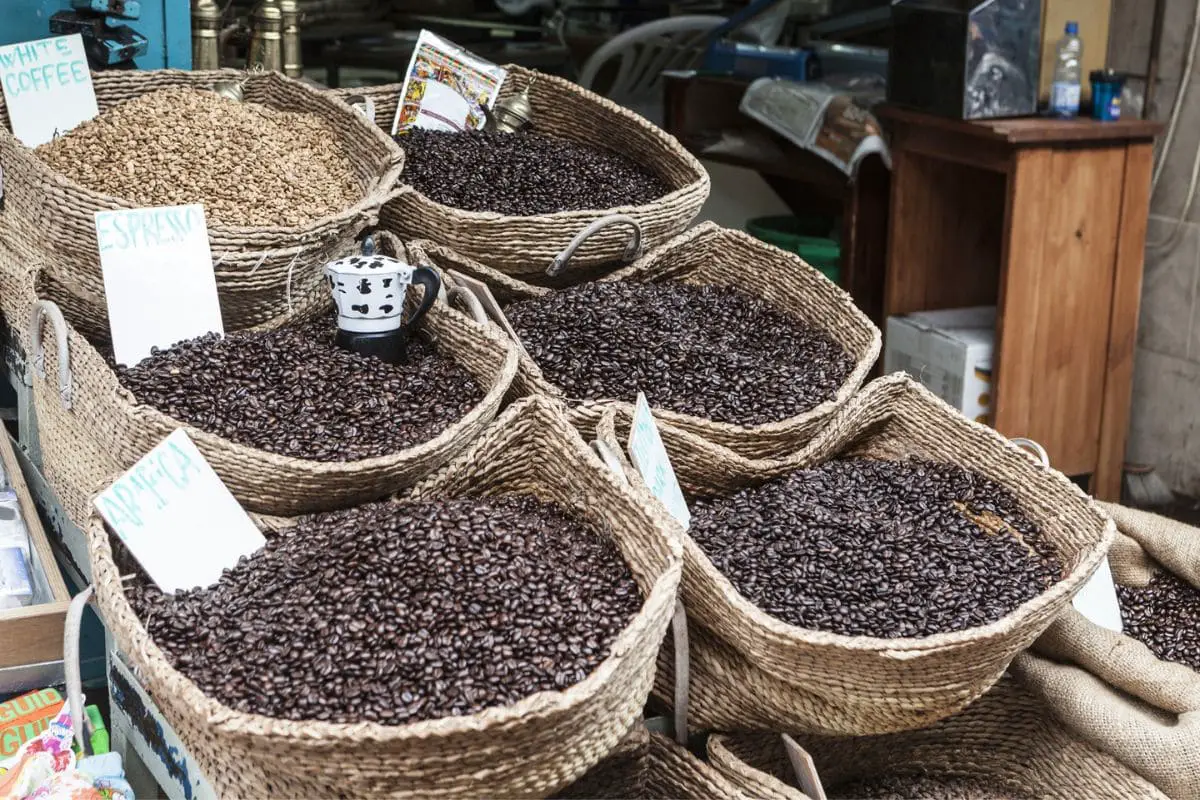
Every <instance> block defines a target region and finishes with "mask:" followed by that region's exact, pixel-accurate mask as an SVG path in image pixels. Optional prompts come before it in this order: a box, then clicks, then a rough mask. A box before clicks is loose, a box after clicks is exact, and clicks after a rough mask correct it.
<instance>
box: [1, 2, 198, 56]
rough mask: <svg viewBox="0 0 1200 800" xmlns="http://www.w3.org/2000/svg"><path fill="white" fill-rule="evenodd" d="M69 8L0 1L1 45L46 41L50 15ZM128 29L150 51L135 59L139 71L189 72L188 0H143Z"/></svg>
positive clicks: (46, 3) (36, 3)
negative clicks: (139, 13)
mask: <svg viewBox="0 0 1200 800" xmlns="http://www.w3.org/2000/svg"><path fill="white" fill-rule="evenodd" d="M69 7H70V3H69V2H68V0H0V44H13V43H14V42H25V41H29V40H30V39H45V38H46V37H47V36H49V35H50V15H51V14H53V13H54V12H56V11H62V10H63V9H66V8H69ZM129 27H131V28H133V29H134V30H135V31H137V32H138V33H140V34H142V35H143V36H145V37H146V38H147V39H149V40H150V50H149V52H147V53H146V55H145V56H144V57H142V58H139V59H138V60H137V65H138V66H139V67H140V68H141V69H163V68H164V67H170V68H171V69H191V66H192V17H191V4H190V3H189V0H142V17H141V19H138V20H134V21H133V22H131V23H130V24H129Z"/></svg>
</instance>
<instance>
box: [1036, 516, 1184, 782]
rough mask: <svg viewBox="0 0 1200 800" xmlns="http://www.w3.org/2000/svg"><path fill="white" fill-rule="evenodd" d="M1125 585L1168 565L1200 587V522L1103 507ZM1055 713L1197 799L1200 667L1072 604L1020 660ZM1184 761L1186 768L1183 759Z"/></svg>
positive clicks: (1149, 775) (1152, 777)
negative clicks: (1112, 526)
mask: <svg viewBox="0 0 1200 800" xmlns="http://www.w3.org/2000/svg"><path fill="white" fill-rule="evenodd" d="M1105 509H1106V510H1107V511H1108V512H1109V513H1111V514H1112V517H1113V519H1115V520H1116V523H1117V528H1118V533H1117V538H1116V541H1115V542H1114V543H1113V547H1112V550H1111V551H1109V562H1110V563H1111V565H1112V573H1113V579H1114V580H1115V581H1116V582H1117V584H1118V585H1120V586H1128V587H1142V586H1145V585H1146V584H1148V583H1149V582H1150V580H1151V579H1152V578H1153V577H1154V576H1155V575H1156V574H1158V573H1160V572H1169V573H1172V574H1174V575H1175V576H1177V577H1179V578H1181V579H1183V580H1185V581H1187V582H1188V583H1190V584H1191V585H1192V586H1195V587H1196V588H1197V590H1200V529H1197V528H1193V527H1191V526H1188V525H1184V524H1182V523H1180V522H1176V521H1174V520H1171V519H1167V518H1165V517H1160V516H1157V515H1154V514H1149V513H1146V512H1144V511H1137V510H1134V509H1131V508H1125V507H1122V506H1112V505H1106V506H1105ZM1013 669H1014V671H1015V672H1016V673H1017V674H1018V675H1019V676H1021V678H1022V679H1023V680H1024V681H1025V682H1026V683H1027V684H1028V685H1029V687H1030V689H1031V690H1032V691H1033V692H1034V693H1035V694H1037V695H1038V696H1039V697H1041V698H1043V699H1045V700H1046V702H1047V704H1048V705H1049V706H1050V707H1051V708H1052V709H1053V711H1054V714H1055V716H1056V717H1057V718H1058V720H1059V721H1060V722H1061V723H1062V724H1063V725H1064V726H1065V727H1066V728H1068V729H1069V730H1071V731H1072V732H1073V733H1075V734H1076V735H1077V736H1079V737H1080V738H1082V739H1084V740H1086V741H1088V742H1090V743H1091V744H1092V745H1094V746H1096V747H1097V748H1099V749H1101V750H1103V751H1105V752H1107V753H1109V754H1111V755H1112V756H1113V757H1115V758H1116V759H1117V760H1119V761H1120V762H1121V763H1122V764H1125V765H1127V766H1128V767H1129V768H1130V769H1132V770H1134V771H1135V772H1137V773H1138V774H1140V775H1142V776H1143V777H1145V778H1146V779H1147V780H1149V781H1151V782H1153V783H1154V784H1155V785H1156V786H1158V788H1160V789H1162V790H1163V791H1164V792H1166V793H1167V794H1168V795H1170V796H1171V797H1175V798H1190V800H1198V799H1200V673H1198V672H1196V671H1195V670H1193V669H1191V668H1189V667H1188V666H1187V665H1184V664H1178V663H1172V662H1168V661H1164V660H1162V659H1160V658H1158V657H1157V656H1156V655H1155V654H1154V653H1153V652H1152V651H1151V650H1150V649H1149V648H1148V647H1146V646H1145V645H1144V644H1142V643H1141V642H1139V641H1136V640H1135V639H1133V638H1131V637H1129V636H1123V635H1121V634H1119V633H1116V632H1115V631H1111V630H1108V629H1107V628H1102V627H1100V626H1099V625H1096V624H1094V623H1092V622H1090V621H1089V620H1088V619H1087V618H1086V617H1084V616H1083V615H1082V614H1080V613H1078V612H1077V611H1074V610H1073V609H1072V610H1069V611H1068V612H1067V613H1065V614H1064V615H1063V616H1062V617H1060V618H1059V619H1058V620H1056V621H1055V623H1054V625H1052V626H1051V627H1050V629H1049V630H1048V631H1046V633H1045V634H1043V635H1042V637H1041V638H1040V639H1038V640H1037V642H1035V643H1034V646H1033V647H1032V648H1031V649H1030V650H1029V651H1027V652H1025V653H1022V654H1021V655H1020V656H1018V657H1017V660H1016V661H1014V662H1013ZM1185 765H1186V766H1185Z"/></svg>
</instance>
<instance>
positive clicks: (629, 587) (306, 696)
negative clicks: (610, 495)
mask: <svg viewBox="0 0 1200 800" xmlns="http://www.w3.org/2000/svg"><path fill="white" fill-rule="evenodd" d="M128 593H129V597H130V601H131V603H132V605H133V607H134V610H135V612H136V613H137V615H138V616H139V617H140V618H141V619H142V621H143V623H144V624H145V625H146V627H147V629H148V630H149V632H150V635H151V636H152V637H153V638H154V641H155V642H156V643H157V644H158V645H159V647H161V648H163V651H164V652H165V653H166V654H167V657H168V658H169V659H170V661H171V663H172V664H173V665H174V666H175V668H176V669H178V670H179V671H180V672H182V673H183V674H184V675H186V676H187V677H189V678H191V679H192V680H193V681H194V682H195V683H196V685H197V686H199V687H200V689H201V690H202V691H203V692H204V693H205V694H207V695H209V696H211V697H214V698H216V699H218V700H220V701H221V702H223V703H225V704H226V705H229V706H231V707H232V708H235V709H237V710H238V711H243V712H246V713H254V714H265V715H267V716H269V717H276V718H281V719H292V720H324V721H329V722H360V721H364V720H365V721H372V722H380V723H384V724H389V725H402V724H405V723H409V722H416V721H419V720H425V719H434V718H440V717H447V716H455V715H461V714H473V713H475V712H478V711H480V710H482V709H485V708H488V707H490V706H497V705H503V704H510V703H514V702H516V701H518V700H520V699H522V698H524V697H528V696H529V695H531V694H534V693H536V692H540V691H555V690H561V689H565V688H567V687H568V686H571V685H573V684H576V683H578V682H580V681H582V680H583V679H584V678H585V677H587V675H588V674H589V673H591V671H592V670H594V669H595V668H596V667H597V666H598V665H599V664H600V663H601V662H602V661H603V660H604V659H605V658H607V656H608V654H609V649H610V647H611V646H612V643H613V641H614V640H615V639H616V638H617V636H618V635H619V634H620V633H621V631H622V630H624V629H625V627H627V625H628V624H629V622H630V620H631V619H632V618H633V616H634V615H635V614H636V613H637V611H638V609H639V608H640V607H641V593H640V591H639V588H638V586H637V584H636V583H635V582H634V580H633V576H632V574H631V572H630V570H629V567H628V566H627V565H626V564H625V562H624V561H623V560H622V558H621V555H620V552H619V551H618V550H617V548H616V546H615V545H614V544H613V543H612V541H611V540H609V539H607V538H604V537H601V536H600V535H598V534H596V533H594V532H592V531H591V530H589V529H588V528H587V527H585V526H584V525H583V524H582V523H581V522H580V521H578V520H576V519H574V518H573V517H570V516H568V515H567V514H566V513H565V512H563V511H562V510H561V509H559V508H558V507H556V506H553V505H550V504H546V503H543V502H540V501H538V500H535V499H534V498H532V497H527V496H515V495H514V496H506V497H499V498H489V499H457V500H448V501H437V502H422V503H415V504H397V503H374V504H370V505H364V506H360V507H358V508H353V509H349V510H345V511H337V512H333V513H328V514H320V515H314V516H311V517H306V518H304V519H302V520H301V521H300V522H299V523H298V524H297V525H296V526H295V527H293V528H290V529H287V530H284V531H282V532H281V533H279V534H277V535H275V536H274V537H273V538H270V539H269V540H268V542H267V545H266V546H265V547H264V548H263V549H262V550H260V551H259V552H257V553H255V554H254V555H252V556H250V557H249V558H244V559H242V560H241V562H239V563H238V564H237V565H236V566H235V567H233V568H232V569H229V570H226V571H225V573H224V574H223V575H222V576H221V579H220V581H219V582H218V583H216V584H214V585H213V586H211V587H208V588H206V589H195V590H191V591H184V592H179V593H177V594H175V595H174V596H170V595H163V594H162V593H161V592H160V591H158V589H157V588H155V587H154V586H153V585H149V584H147V583H146V582H145V580H144V579H142V580H141V582H140V583H138V584H137V585H135V586H133V587H131V588H130V589H129V590H128Z"/></svg>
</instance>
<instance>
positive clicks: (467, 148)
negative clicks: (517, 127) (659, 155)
mask: <svg viewBox="0 0 1200 800" xmlns="http://www.w3.org/2000/svg"><path fill="white" fill-rule="evenodd" d="M396 141H397V142H398V143H399V144H400V146H401V147H402V148H403V149H404V155H405V160H404V177H403V181H404V182H405V183H408V184H410V185H411V186H412V187H413V188H414V189H416V190H417V191H418V192H420V193H421V194H423V195H425V196H426V197H428V198H429V199H430V200H432V201H434V202H435V203H441V204H442V205H445V206H450V207H451V208H460V209H463V210H464V211H494V212H496V213H497V214H507V215H512V216H521V217H524V216H532V215H535V214H553V213H555V212H558V211H588V210H593V209H609V208H617V207H618V206H638V205H643V204H645V203H649V202H652V201H654V200H657V199H658V198H660V197H662V196H663V195H665V194H667V193H669V192H670V191H671V190H670V188H669V187H668V186H667V185H666V184H665V183H664V182H663V181H662V180H661V179H660V178H659V177H657V176H656V175H653V174H652V173H650V172H648V171H646V170H645V169H643V168H642V167H640V166H639V165H638V164H636V163H635V162H633V161H632V160H631V159H629V158H628V157H626V156H624V155H621V154H620V153H615V152H612V151H610V150H602V149H599V148H596V147H589V146H587V145H584V144H580V143H578V142H572V141H569V140H567V139H559V138H556V137H552V136H544V135H542V134H539V133H526V132H522V133H492V132H485V131H461V132H449V131H429V130H423V129H421V128H410V129H409V130H407V131H405V132H404V133H403V134H400V135H399V136H397V137H396Z"/></svg>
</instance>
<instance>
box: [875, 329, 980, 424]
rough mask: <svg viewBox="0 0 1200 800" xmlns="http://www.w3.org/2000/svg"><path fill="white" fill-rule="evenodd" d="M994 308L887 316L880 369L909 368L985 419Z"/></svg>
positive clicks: (929, 385) (930, 386) (950, 400)
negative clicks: (885, 339) (885, 342)
mask: <svg viewBox="0 0 1200 800" xmlns="http://www.w3.org/2000/svg"><path fill="white" fill-rule="evenodd" d="M995 341H996V307H995V306H978V307H975V308H955V309H949V310H946V311H923V312H920V313H917V314H908V315H906V316H900V317H888V321H887V346H886V348H885V349H884V354H883V369H884V372H888V373H891V372H907V373H908V374H909V375H911V376H913V378H915V379H916V380H918V381H920V382H921V383H922V384H923V385H924V386H925V387H926V388H927V389H929V390H930V391H931V392H933V393H934V394H936V395H937V396H938V397H940V398H942V399H943V400H945V401H946V402H947V403H949V404H950V405H952V406H954V407H955V408H957V409H958V410H959V411H961V412H962V413H963V415H965V416H966V417H968V418H969V419H973V420H976V421H977V422H983V423H985V424H986V423H988V422H990V421H991V411H992V351H993V349H994V347H995Z"/></svg>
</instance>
